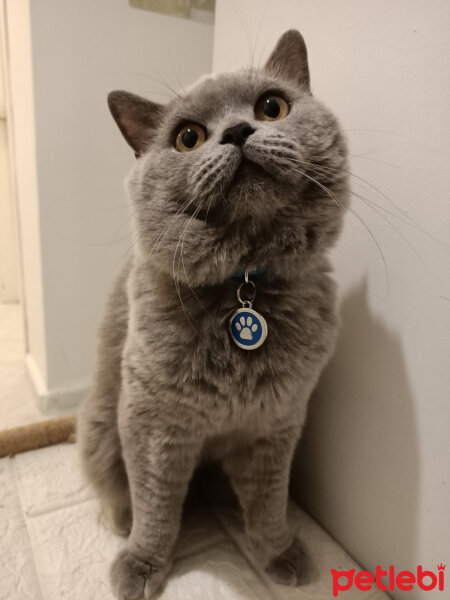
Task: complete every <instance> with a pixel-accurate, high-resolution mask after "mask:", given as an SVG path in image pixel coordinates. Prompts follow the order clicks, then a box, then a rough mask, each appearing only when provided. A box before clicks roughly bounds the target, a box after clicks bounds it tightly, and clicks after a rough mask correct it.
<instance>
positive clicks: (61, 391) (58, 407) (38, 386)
mask: <svg viewBox="0 0 450 600" xmlns="http://www.w3.org/2000/svg"><path fill="white" fill-rule="evenodd" d="M25 365H26V368H27V373H28V377H29V378H30V381H31V385H32V386H33V389H34V392H35V394H36V397H37V400H38V404H39V408H40V409H41V410H42V412H44V413H49V414H50V413H60V414H62V413H65V414H66V413H69V412H74V411H76V409H77V407H78V406H79V405H80V403H81V401H82V400H83V398H84V397H85V396H86V394H87V392H88V389H89V381H87V380H86V381H82V382H80V383H78V384H76V385H72V386H66V387H59V388H53V389H48V388H47V386H46V385H45V382H44V379H43V377H42V375H41V372H40V370H39V368H38V366H37V365H36V362H35V360H34V358H33V357H32V356H31V354H26V355H25Z"/></svg>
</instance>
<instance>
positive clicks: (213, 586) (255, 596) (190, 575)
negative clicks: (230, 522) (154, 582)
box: [161, 539, 273, 600]
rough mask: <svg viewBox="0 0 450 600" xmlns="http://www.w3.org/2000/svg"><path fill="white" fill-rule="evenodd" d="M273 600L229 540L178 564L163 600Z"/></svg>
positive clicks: (173, 570) (172, 573) (173, 569)
mask: <svg viewBox="0 0 450 600" xmlns="http://www.w3.org/2000/svg"><path fill="white" fill-rule="evenodd" d="M200 599H201V600H272V599H273V596H272V595H271V593H270V592H269V591H268V589H267V587H266V586H265V585H264V583H263V582H262V581H261V580H260V579H259V578H258V577H257V575H256V573H255V571H254V570H253V569H252V568H251V566H250V565H249V564H248V562H247V560H246V559H245V557H244V556H243V555H242V554H241V553H240V552H239V550H238V549H237V548H236V546H235V545H234V543H233V542H232V541H231V540H230V539H224V540H223V541H222V542H220V543H217V544H215V545H214V546H212V547H211V548H209V549H208V550H205V551H203V552H200V553H199V554H195V555H194V556H190V557H188V558H186V559H182V560H179V561H176V562H175V564H174V566H173V568H172V572H171V573H170V577H169V580H168V582H167V585H166V587H165V589H164V591H163V593H162V594H161V600H200Z"/></svg>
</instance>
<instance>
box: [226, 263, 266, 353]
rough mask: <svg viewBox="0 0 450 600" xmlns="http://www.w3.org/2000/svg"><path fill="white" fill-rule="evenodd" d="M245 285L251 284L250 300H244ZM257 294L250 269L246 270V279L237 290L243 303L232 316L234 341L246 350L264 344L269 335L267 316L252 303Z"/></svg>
mask: <svg viewBox="0 0 450 600" xmlns="http://www.w3.org/2000/svg"><path fill="white" fill-rule="evenodd" d="M243 285H247V286H248V285H250V286H251V288H252V289H251V292H250V298H249V299H248V300H242V298H241V289H242V286H243ZM255 296H256V287H255V284H254V283H253V281H249V279H248V270H247V269H246V270H245V281H243V282H242V283H241V285H240V286H239V288H238V290H237V298H238V300H239V302H240V303H241V304H242V308H238V309H237V310H236V311H235V312H234V313H233V314H232V316H231V318H230V324H229V327H230V334H231V337H232V339H233V342H234V343H235V344H236V346H239V348H243V349H244V350H255V349H256V348H259V347H260V346H262V344H264V342H265V341H266V337H267V331H268V330H267V323H266V320H265V318H264V317H263V316H262V315H260V314H259V313H258V312H256V310H253V308H252V303H253V300H254V299H255Z"/></svg>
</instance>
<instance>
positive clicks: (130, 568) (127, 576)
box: [110, 550, 167, 600]
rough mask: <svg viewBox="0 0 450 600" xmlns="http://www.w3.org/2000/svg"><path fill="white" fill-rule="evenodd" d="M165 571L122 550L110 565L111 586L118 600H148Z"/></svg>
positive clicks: (149, 561)
mask: <svg viewBox="0 0 450 600" xmlns="http://www.w3.org/2000/svg"><path fill="white" fill-rule="evenodd" d="M166 573H167V569H162V568H161V567H158V566H157V565H156V563H154V562H153V561H151V560H147V561H143V560H141V559H140V558H138V557H137V556H135V555H134V554H132V553H131V552H129V551H128V550H123V551H122V552H121V553H120V554H118V556H117V557H116V559H115V561H114V562H113V564H112V565H111V573H110V578H111V586H112V589H113V593H114V595H115V596H116V598H118V600H141V599H145V600H148V599H149V598H151V597H152V596H153V594H154V593H155V592H156V590H157V589H158V588H159V587H160V586H161V584H162V583H163V581H164V579H165V577H166Z"/></svg>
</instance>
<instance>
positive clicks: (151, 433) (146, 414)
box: [111, 398, 202, 600]
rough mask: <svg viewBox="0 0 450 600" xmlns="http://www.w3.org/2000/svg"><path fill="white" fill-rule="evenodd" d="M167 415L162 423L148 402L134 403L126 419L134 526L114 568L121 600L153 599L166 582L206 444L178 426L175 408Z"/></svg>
mask: <svg viewBox="0 0 450 600" xmlns="http://www.w3.org/2000/svg"><path fill="white" fill-rule="evenodd" d="M127 402H128V401H127ZM163 402H164V401H162V402H161V401H160V404H161V405H162V406H163ZM145 404H146V405H147V407H145ZM164 410H166V411H167V412H166V414H165V415H164V417H163V418H159V417H158V410H156V411H155V409H154V407H152V399H151V398H147V401H146V403H145V402H140V403H139V408H137V407H136V406H133V400H131V401H129V403H128V405H127V407H126V408H125V409H124V410H123V411H122V414H121V415H120V420H122V423H121V426H120V432H121V441H122V447H123V454H124V459H125V465H126V469H127V474H128V479H129V483H130V492H131V501H132V511H133V525H132V530H131V534H130V537H129V539H128V542H127V546H126V547H125V549H124V550H122V551H121V552H120V553H119V555H118V556H117V557H116V559H115V561H114V562H113V564H112V567H111V583H112V588H113V591H114V594H115V595H116V597H117V598H118V599H119V600H133V599H138V598H139V599H140V598H145V599H147V598H150V597H151V596H152V595H153V594H154V592H155V591H156V590H157V589H158V588H159V587H160V586H161V584H162V583H163V582H164V580H165V578H166V576H167V573H168V571H169V569H170V565H171V557H172V551H173V548H174V545H175V542H176V539H177V536H178V531H179V526H180V520H181V511H182V505H183V501H184V498H185V495H186V492H187V488H188V483H189V481H190V479H191V476H192V473H193V470H194V468H195V465H196V463H197V459H198V455H199V452H200V448H201V444H202V440H201V439H200V437H199V433H198V431H195V430H190V428H189V425H185V424H184V423H183V421H182V420H181V423H182V425H180V424H179V422H177V421H174V420H173V419H172V417H173V412H172V411H171V410H170V406H167V407H166V408H165V409H164ZM171 412H172V414H171ZM187 423H189V420H187Z"/></svg>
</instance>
